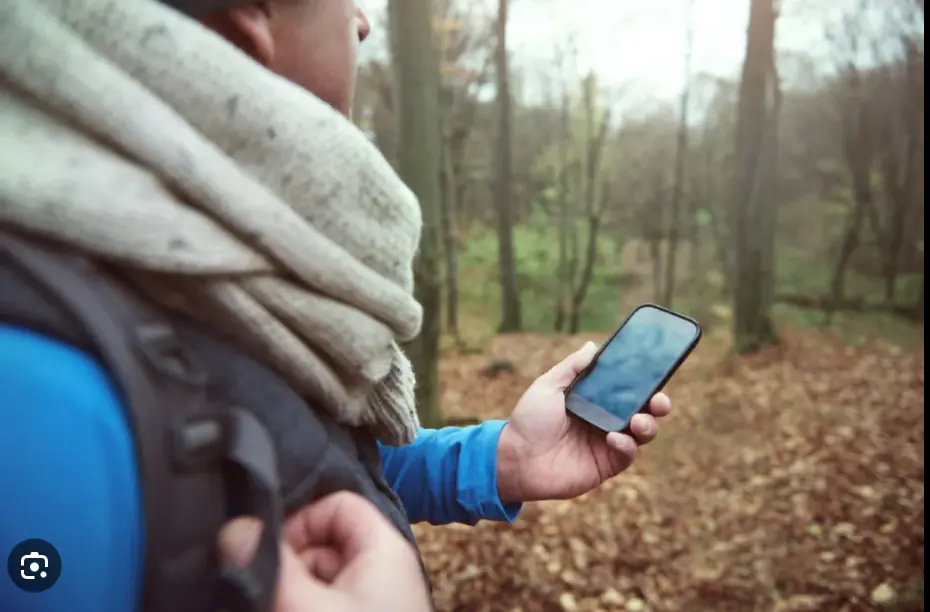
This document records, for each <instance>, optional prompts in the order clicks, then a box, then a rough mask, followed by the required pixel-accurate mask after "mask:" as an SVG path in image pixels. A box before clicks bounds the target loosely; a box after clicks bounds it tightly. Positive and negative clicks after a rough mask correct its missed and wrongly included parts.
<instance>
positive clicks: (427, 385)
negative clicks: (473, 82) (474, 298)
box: [388, 0, 442, 427]
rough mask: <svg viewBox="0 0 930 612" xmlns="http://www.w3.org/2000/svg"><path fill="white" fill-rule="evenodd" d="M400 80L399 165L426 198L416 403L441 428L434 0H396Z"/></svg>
mask: <svg viewBox="0 0 930 612" xmlns="http://www.w3.org/2000/svg"><path fill="white" fill-rule="evenodd" d="M388 9H389V11H390V13H389V14H390V20H391V34H392V35H391V46H392V51H393V53H392V54H393V58H394V78H395V79H396V81H395V83H396V87H395V91H396V95H397V104H396V105H395V108H396V110H397V112H396V117H397V121H398V134H399V140H400V147H399V156H398V157H399V159H398V169H399V173H400V176H401V178H403V179H404V181H405V182H406V183H407V185H409V186H410V188H411V190H413V192H414V193H415V194H416V195H417V197H418V198H419V200H420V207H421V209H422V211H423V212H422V215H423V234H422V238H421V243H420V251H419V255H418V257H417V260H416V262H415V264H414V282H415V292H416V297H417V300H418V301H419V302H420V303H421V304H422V305H423V329H422V331H421V332H420V335H419V336H418V337H417V338H416V339H414V340H413V341H412V342H410V343H409V345H408V346H407V350H408V352H409V355H410V359H411V362H412V363H413V368H414V372H415V374H416V378H417V388H416V402H417V409H418V411H419V413H420V421H421V423H422V424H423V426H424V427H439V426H441V424H442V413H441V411H440V409H439V386H438V382H439V381H438V379H439V375H438V368H437V366H438V361H439V317H440V298H441V294H440V278H439V270H440V268H439V258H440V257H439V227H438V225H439V214H438V209H439V205H440V198H441V194H440V186H439V170H440V169H439V157H440V149H441V138H440V132H439V130H440V122H439V65H438V62H437V58H436V54H435V52H434V49H433V35H432V11H431V3H430V0H390V1H389V4H388Z"/></svg>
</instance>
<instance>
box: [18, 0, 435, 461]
mask: <svg viewBox="0 0 930 612" xmlns="http://www.w3.org/2000/svg"><path fill="white" fill-rule="evenodd" d="M420 225H421V219H420V211H419V207H418V205H417V201H416V198H415V197H414V195H413V194H412V192H411V191H410V190H409V189H407V187H406V186H405V185H404V184H403V182H401V180H400V179H399V178H398V177H397V175H396V174H395V173H394V171H393V170H392V168H391V166H390V165H389V164H388V163H387V161H385V159H384V158H383V157H382V155H381V154H380V153H379V152H378V151H377V149H376V148H375V147H374V146H373V145H372V144H371V143H370V142H369V141H368V140H367V139H366V138H365V136H364V135H363V134H362V132H361V131H359V130H358V129H357V128H356V127H355V126H353V125H352V123H351V122H349V121H348V120H346V119H345V118H343V117H342V116H340V115H339V114H338V113H337V112H336V111H334V110H333V109H332V108H330V107H329V106H327V105H326V104H325V103H324V102H322V101H321V100H319V99H317V98H315V97H314V96H312V95H311V94H309V93H307V92H306V91H304V90H302V89H300V88H298V87H297V86H295V85H293V84H291V83H290V82H288V81H286V80H285V79H282V78H280V77H278V76H276V75H274V74H272V73H271V72H270V71H268V70H265V69H264V68H263V67H261V66H260V65H258V64H257V63H255V62H254V61H253V60H252V59H251V58H249V57H247V56H246V55H245V54H243V53H241V52H240V51H239V50H237V49H236V48H234V47H233V46H232V45H230V44H229V43H227V42H226V41H225V40H223V39H222V38H221V37H219V36H217V35H215V34H213V33H212V32H210V31H209V30H207V29H206V28H204V27H202V26H201V25H200V24H198V23H196V22H195V21H193V20H191V19H189V18H187V17H184V16H183V15H181V14H180V13H177V12H175V11H174V10H172V9H170V8H167V7H165V6H163V5H161V4H159V3H157V2H155V1H154V0H9V1H5V2H0V226H3V227H7V228H15V229H17V230H19V231H22V232H26V233H29V234H34V235H39V236H42V237H45V238H49V239H52V240H54V241H56V242H59V243H62V244H65V245H67V246H68V247H70V248H72V249H73V250H76V251H78V252H80V253H82V254H84V255H86V256H87V257H89V258H91V259H92V260H94V261H97V262H99V263H100V264H102V265H104V266H105V267H107V268H108V269H114V270H115V271H116V272H118V273H119V274H120V276H122V277H124V278H128V279H131V281H132V282H133V283H134V284H135V285H137V286H138V288H139V289H140V290H141V291H143V292H144V293H146V294H147V295H148V296H150V297H151V298H152V299H154V300H156V301H157V302H159V303H160V304H162V305H163V306H165V307H167V308H168V309H173V310H177V311H181V312H184V313H185V314H187V315H189V316H192V317H194V318H196V319H198V320H200V321H201V322H202V323H205V324H206V325H208V326H210V327H211V328H212V329H214V330H215V331H216V332H218V333H220V334H222V335H224V336H225V337H227V338H229V339H231V340H232V341H234V342H235V343H237V344H238V345H239V346H240V347H241V348H243V349H244V350H246V351H247V352H248V353H249V354H251V355H252V356H253V357H255V358H257V359H259V360H261V361H262V362H264V363H265V364H266V365H269V366H270V367H272V368H273V369H275V370H276V371H277V372H278V373H279V374H280V375H281V376H282V377H284V378H285V379H286V380H287V381H288V382H289V383H290V384H291V385H292V386H293V387H294V388H295V389H296V390H298V391H299V392H301V393H303V394H305V395H306V396H308V397H309V398H311V399H313V400H315V401H316V402H317V403H318V404H319V405H320V406H322V407H325V408H326V409H327V410H329V411H331V412H332V413H333V415H334V416H335V417H336V418H337V419H338V420H339V421H340V422H343V423H346V424H349V425H358V426H368V427H370V428H372V430H373V431H374V432H375V433H376V435H377V436H378V437H379V439H380V440H381V441H383V442H385V443H387V444H393V445H397V444H403V443H406V442H408V441H410V440H412V439H413V437H414V436H415V435H416V431H417V418H416V411H415V408H414V401H413V387H414V380H413V373H412V369H411V367H410V363H409V361H408V360H407V359H406V358H405V356H404V354H403V353H402V352H401V350H400V348H399V347H398V342H404V341H407V340H409V339H411V338H413V337H414V336H415V335H416V334H417V333H418V331H419V328H420V323H421V318H422V309H421V307H420V305H419V304H418V303H417V302H416V301H415V300H414V298H413V295H412V288H413V274H412V265H411V264H412V261H413V257H414V255H415V253H416V249H417V245H418V241H419V235H420Z"/></svg>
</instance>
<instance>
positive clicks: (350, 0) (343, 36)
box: [164, 0, 370, 116]
mask: <svg viewBox="0 0 930 612" xmlns="http://www.w3.org/2000/svg"><path fill="white" fill-rule="evenodd" d="M164 1H165V2H166V3H167V4H171V5H174V6H176V7H178V8H179V9H181V10H183V11H185V12H186V13H187V14H189V15H191V16H192V17H194V18H196V19H198V20H199V21H200V22H201V23H203V24H204V25H206V26H207V27H209V28H211V29H213V30H215V31H216V32H217V33H219V34H220V35H222V36H223V37H224V38H226V39H227V40H229V41H230V42H232V43H233V44H234V45H236V46H237V47H239V48H240V49H242V50H243V51H244V52H246V53H248V54H249V55H251V56H252V57H253V58H254V59H255V60H256V61H257V62H259V63H261V64H262V65H264V66H265V67H267V68H268V69H269V70H272V71H273V72H276V73H278V74H280V75H281V76H283V77H284V78H286V79H288V80H290V81H293V82H294V83H296V84H297V85H300V86H301V87H303V88H305V89H307V90H309V91H311V92H312V93H313V94H315V95H316V96H317V97H318V98H320V99H321V100H323V101H324V102H326V103H328V104H330V105H331V106H332V107H333V108H335V109H336V110H338V111H339V112H340V113H342V114H343V115H345V116H349V114H350V112H351V110H352V99H353V97H354V95H355V80H356V73H357V69H358V46H359V43H361V41H363V40H365V38H366V37H367V36H368V32H369V30H370V25H369V23H368V18H367V17H366V16H365V13H364V12H363V11H362V10H361V9H360V8H359V7H358V6H356V2H355V0H164Z"/></svg>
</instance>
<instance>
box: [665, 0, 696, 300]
mask: <svg viewBox="0 0 930 612" xmlns="http://www.w3.org/2000/svg"><path fill="white" fill-rule="evenodd" d="M687 2H688V17H687V34H686V35H685V74H684V78H685V84H684V87H682V89H681V106H680V110H679V123H678V136H677V141H676V147H675V170H674V173H675V174H674V178H673V179H672V201H671V206H670V207H669V227H668V250H667V259H666V262H665V293H664V294H663V300H662V301H663V302H664V303H665V305H666V306H667V307H668V308H671V307H672V298H673V296H674V292H675V271H676V266H677V265H678V240H679V237H680V233H681V220H680V219H679V217H680V215H681V201H682V197H683V195H684V184H685V160H686V159H687V156H688V129H689V127H688V99H689V97H690V93H691V51H692V47H693V40H694V26H693V18H692V14H693V12H694V0H687ZM691 223H694V218H693V215H692V218H691Z"/></svg>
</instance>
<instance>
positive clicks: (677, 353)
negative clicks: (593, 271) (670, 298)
mask: <svg viewBox="0 0 930 612" xmlns="http://www.w3.org/2000/svg"><path fill="white" fill-rule="evenodd" d="M699 336H700V329H699V328H698V326H697V325H696V324H695V323H694V322H693V321H691V320H689V319H687V318H684V317H681V316H678V315H675V314H673V313H671V312H668V311H665V310H662V309H660V308H656V307H654V306H642V307H640V308H638V309H637V310H636V311H635V312H633V314H632V315H630V317H629V318H628V319H627V320H626V322H625V323H624V324H623V326H622V327H621V328H620V329H619V330H618V331H617V333H616V334H614V336H613V338H611V339H610V341H609V342H608V343H607V345H606V346H605V347H603V348H602V349H601V351H600V353H599V354H598V357H597V358H596V362H595V364H594V367H593V368H592V369H590V370H589V371H588V373H587V374H586V375H584V376H583V378H581V379H580V380H577V381H576V382H575V383H574V384H573V385H572V386H571V388H570V390H569V393H568V396H567V397H566V407H567V408H568V409H569V410H570V411H571V412H574V413H575V414H579V415H581V414H591V412H592V410H591V409H592V408H599V409H600V410H603V411H606V412H607V413H608V414H610V415H611V416H613V417H614V419H610V421H611V425H612V427H611V429H612V430H615V431H616V430H622V429H624V428H626V427H627V426H628V425H629V423H630V420H631V419H632V418H633V415H635V414H636V413H637V412H639V411H640V410H642V409H643V408H644V407H645V406H646V405H647V403H648V402H649V399H650V398H651V397H652V395H653V394H654V393H656V392H657V391H658V390H659V389H660V387H661V386H662V384H663V383H664V382H665V381H666V379H667V378H668V376H669V375H670V374H671V373H672V372H673V371H674V369H675V368H676V367H677V366H678V365H679V364H680V362H681V360H682V359H683V358H684V357H685V355H686V354H687V353H688V352H689V351H690V350H691V349H692V348H693V347H694V345H695V343H696V342H697V340H698V338H699Z"/></svg>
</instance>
